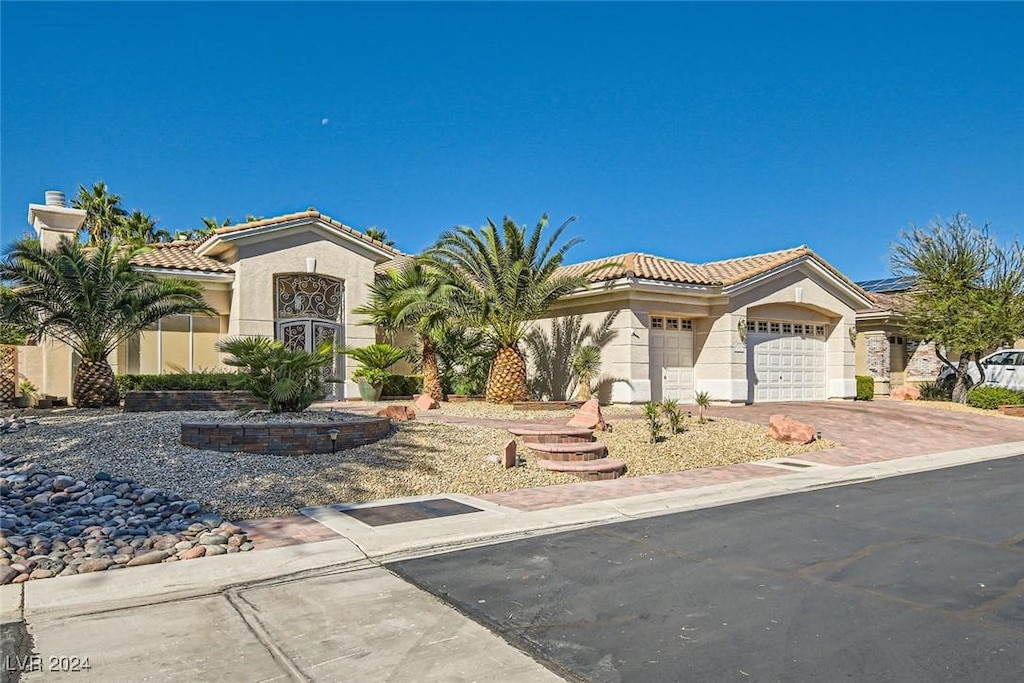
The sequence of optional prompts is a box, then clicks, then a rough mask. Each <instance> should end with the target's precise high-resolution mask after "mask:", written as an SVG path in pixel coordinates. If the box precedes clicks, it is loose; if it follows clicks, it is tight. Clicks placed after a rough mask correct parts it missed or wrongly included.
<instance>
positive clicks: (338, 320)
mask: <svg viewBox="0 0 1024 683" xmlns="http://www.w3.org/2000/svg"><path fill="white" fill-rule="evenodd" d="M274 302H275V306H274V316H275V329H276V332H275V333H276V336H277V338H278V339H280V340H281V341H283V342H284V344H285V346H287V347H288V348H290V349H302V350H305V351H312V350H313V349H315V348H316V347H317V346H319V345H320V344H322V343H323V342H325V341H329V342H332V343H333V344H334V345H335V348H341V346H342V345H343V344H344V342H345V339H344V329H343V328H342V323H343V322H344V321H343V316H344V311H345V305H344V304H345V285H344V283H343V282H342V281H341V280H337V279H335V278H331V277H325V276H323V275H316V274H312V273H293V274H284V275H277V276H276V277H275V278H274ZM343 359H344V356H342V355H340V354H338V355H336V356H335V362H334V366H333V367H329V368H325V370H324V375H325V377H337V378H339V379H341V378H343V377H344V376H345V368H344V361H343ZM328 386H329V389H328V394H327V395H328V396H330V397H332V398H344V394H345V384H344V382H338V383H336V384H330V385H328Z"/></svg>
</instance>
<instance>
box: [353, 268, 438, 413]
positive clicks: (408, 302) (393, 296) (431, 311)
mask: <svg viewBox="0 0 1024 683" xmlns="http://www.w3.org/2000/svg"><path fill="white" fill-rule="evenodd" d="M454 294H455V293H454V292H453V291H452V288H451V286H450V285H449V284H447V283H446V282H444V281H443V280H441V279H440V278H438V277H435V276H433V275H431V274H430V273H429V272H428V271H427V269H426V268H424V267H423V265H422V264H420V263H419V262H416V261H414V262H412V263H410V264H409V265H407V266H406V267H405V268H403V269H402V270H398V271H390V272H388V273H387V274H386V275H384V276H383V277H379V278H377V279H376V280H375V281H374V283H373V284H371V285H370V300H369V302H367V303H366V304H365V305H363V306H360V307H359V308H357V309H356V310H355V312H356V313H359V314H361V315H365V316H367V324H369V325H374V326H375V327H377V328H378V329H380V330H382V331H384V332H386V333H389V334H394V333H396V332H398V331H399V330H402V329H411V330H413V331H415V332H416V336H417V337H418V339H419V342H420V349H421V352H420V353H421V356H420V358H421V361H422V365H423V393H425V394H429V395H430V396H431V397H432V398H434V399H436V400H438V401H440V400H441V399H442V398H443V395H444V394H443V392H442V390H441V374H440V372H439V371H438V364H437V348H436V346H435V342H434V339H435V338H436V337H437V335H438V332H439V331H440V330H441V329H442V328H443V327H444V326H445V325H447V324H448V322H449V320H450V318H451V316H452V306H451V304H450V302H451V300H452V297H453V296H454Z"/></svg>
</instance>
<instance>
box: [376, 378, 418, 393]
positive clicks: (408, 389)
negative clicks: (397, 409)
mask: <svg viewBox="0 0 1024 683" xmlns="http://www.w3.org/2000/svg"><path fill="white" fill-rule="evenodd" d="M422 393H423V376H422V375H391V376H390V377H388V378H387V379H386V380H384V389H383V390H382V391H381V395H382V396H415V395H416V394H422Z"/></svg>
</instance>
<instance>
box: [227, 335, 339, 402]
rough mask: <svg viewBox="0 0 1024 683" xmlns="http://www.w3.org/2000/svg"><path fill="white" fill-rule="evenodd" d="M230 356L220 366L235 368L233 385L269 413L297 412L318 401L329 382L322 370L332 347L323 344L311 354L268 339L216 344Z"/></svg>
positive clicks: (330, 358)
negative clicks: (242, 390)
mask: <svg viewBox="0 0 1024 683" xmlns="http://www.w3.org/2000/svg"><path fill="white" fill-rule="evenodd" d="M217 349H218V350H219V351H221V352H223V353H227V354H230V355H229V356H228V357H227V358H225V359H224V364H225V365H228V366H230V367H233V368H239V369H240V372H239V373H238V376H237V379H236V380H235V384H236V386H238V387H239V388H241V389H246V390H247V391H249V392H250V393H251V394H252V395H253V396H255V397H256V398H258V399H260V400H261V401H263V402H264V403H266V404H267V408H268V409H269V410H270V411H271V412H273V413H283V412H284V413H297V412H300V411H303V410H305V409H306V408H308V407H309V406H310V405H311V404H312V403H313V401H315V400H317V399H319V398H321V397H322V396H323V395H324V394H325V393H326V391H325V389H326V386H327V384H328V383H329V382H336V381H337V380H336V379H334V378H325V377H324V369H325V368H327V367H329V366H330V365H331V364H332V363H333V362H334V345H333V344H332V343H331V342H324V343H323V344H321V345H320V346H318V347H317V348H316V349H314V350H313V351H312V352H310V351H306V350H303V349H295V350H292V349H289V348H288V347H286V346H285V345H284V342H282V341H280V340H277V339H270V338H268V337H230V338H228V339H222V340H221V341H219V342H218V343H217Z"/></svg>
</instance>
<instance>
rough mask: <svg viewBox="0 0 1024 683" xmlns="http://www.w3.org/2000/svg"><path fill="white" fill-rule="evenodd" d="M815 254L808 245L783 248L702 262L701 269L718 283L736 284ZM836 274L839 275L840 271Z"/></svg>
mask: <svg viewBox="0 0 1024 683" xmlns="http://www.w3.org/2000/svg"><path fill="white" fill-rule="evenodd" d="M813 255H814V254H813V252H812V251H811V250H810V249H808V248H807V247H806V246H799V247H796V248H795V249H783V250H782V251H773V252H769V253H767V254H755V255H754V256H743V257H740V258H733V259H727V260H725V261H712V262H710V263H704V264H702V265H701V266H700V269H701V270H702V271H703V272H704V273H705V274H706V276H707V277H708V278H709V279H710V280H712V281H714V282H716V283H719V284H723V285H734V284H736V283H738V282H743V281H744V280H748V279H750V278H752V277H754V276H756V275H760V274H761V273H766V272H768V271H769V270H772V269H773V268H778V267H779V266H782V265H785V264H787V263H789V262H790V261H795V260H796V259H798V258H801V257H803V256H813ZM819 260H820V259H819ZM833 272H835V271H833ZM836 274H837V275H838V273H836Z"/></svg>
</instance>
